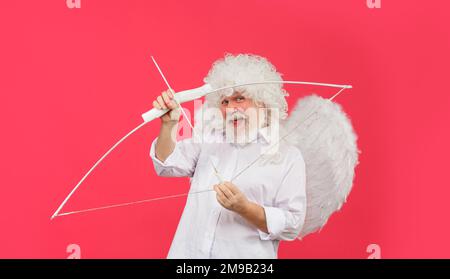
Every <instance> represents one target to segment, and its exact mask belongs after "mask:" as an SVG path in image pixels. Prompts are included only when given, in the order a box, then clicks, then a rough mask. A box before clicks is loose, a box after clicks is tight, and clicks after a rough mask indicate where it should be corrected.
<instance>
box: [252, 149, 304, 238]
mask: <svg viewBox="0 0 450 279" xmlns="http://www.w3.org/2000/svg"><path fill="white" fill-rule="evenodd" d="M305 176H306V173H305V163H304V161H303V157H302V156H301V153H300V151H299V153H298V155H297V156H295V158H294V159H293V160H292V162H291V163H290V167H289V169H288V171H287V173H286V175H285V176H284V178H283V180H282V183H281V185H280V187H279V189H278V191H277V193H276V196H275V202H274V205H273V206H263V208H264V212H265V214H266V224H267V229H268V232H269V233H265V232H263V231H261V230H259V235H260V238H261V239H262V240H294V239H296V238H297V237H298V235H299V234H300V231H301V229H302V227H303V224H304V222H305V217H306V189H305V183H306V177H305Z"/></svg>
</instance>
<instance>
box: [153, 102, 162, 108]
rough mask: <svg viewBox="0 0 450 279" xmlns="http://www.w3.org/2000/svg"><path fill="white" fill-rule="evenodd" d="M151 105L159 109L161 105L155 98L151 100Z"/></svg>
mask: <svg viewBox="0 0 450 279" xmlns="http://www.w3.org/2000/svg"><path fill="white" fill-rule="evenodd" d="M153 107H154V108H156V109H161V106H160V105H159V103H158V102H157V101H156V100H155V101H153Z"/></svg>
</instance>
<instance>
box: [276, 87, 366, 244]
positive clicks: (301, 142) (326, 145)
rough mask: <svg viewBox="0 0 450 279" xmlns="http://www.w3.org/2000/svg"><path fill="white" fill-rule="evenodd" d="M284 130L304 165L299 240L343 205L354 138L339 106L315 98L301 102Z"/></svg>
mask: <svg viewBox="0 0 450 279" xmlns="http://www.w3.org/2000/svg"><path fill="white" fill-rule="evenodd" d="M284 128H285V129H286V131H292V132H290V134H289V135H288V136H287V137H286V140H287V141H288V142H290V143H291V144H293V145H295V146H297V147H298V148H299V149H300V150H301V152H302V155H303V158H304V160H305V165H306V196H307V210H306V219H305V223H304V226H303V228H302V231H301V232H300V235H299V238H303V237H304V236H306V235H308V234H310V233H312V232H315V231H317V230H320V229H321V228H322V227H323V226H324V225H325V224H326V222H327V221H328V218H329V217H330V215H331V214H333V213H334V212H335V211H337V210H339V209H340V208H341V206H342V204H343V203H344V202H345V201H346V199H347V196H348V194H349V193H350V190H351V188H352V185H353V177H354V175H355V167H356V165H357V164H358V153H359V151H358V148H357V145H356V140H357V137H356V135H355V133H354V131H353V127H352V124H351V122H350V119H349V118H348V117H347V115H346V114H345V113H344V112H343V110H342V108H341V106H340V105H338V104H336V103H334V102H332V101H330V100H328V99H324V98H321V97H319V96H316V95H312V96H307V97H304V98H303V99H301V100H300V101H299V102H298V103H297V106H296V107H295V109H294V111H293V113H292V114H291V116H290V117H289V119H288V120H287V121H286V123H285V125H284Z"/></svg>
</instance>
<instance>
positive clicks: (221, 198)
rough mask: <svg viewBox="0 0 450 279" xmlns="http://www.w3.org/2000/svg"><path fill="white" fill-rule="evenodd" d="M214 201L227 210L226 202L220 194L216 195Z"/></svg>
mask: <svg viewBox="0 0 450 279" xmlns="http://www.w3.org/2000/svg"><path fill="white" fill-rule="evenodd" d="M216 199H217V201H218V202H219V203H220V205H221V206H223V207H225V208H227V200H226V198H225V197H224V196H223V195H222V194H217V195H216Z"/></svg>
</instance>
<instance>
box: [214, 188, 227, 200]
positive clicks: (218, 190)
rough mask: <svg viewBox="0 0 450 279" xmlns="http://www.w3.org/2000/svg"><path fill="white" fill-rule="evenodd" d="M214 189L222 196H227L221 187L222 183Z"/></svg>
mask: <svg viewBox="0 0 450 279" xmlns="http://www.w3.org/2000/svg"><path fill="white" fill-rule="evenodd" d="M214 190H215V191H216V193H217V194H218V195H220V196H223V197H224V198H226V197H227V196H226V195H225V193H224V192H223V190H222V189H221V188H220V185H215V186H214Z"/></svg>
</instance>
